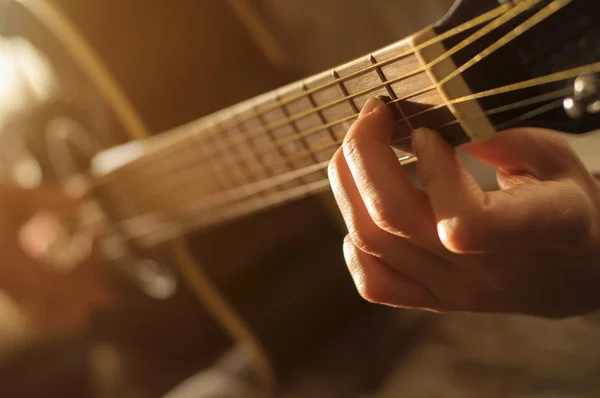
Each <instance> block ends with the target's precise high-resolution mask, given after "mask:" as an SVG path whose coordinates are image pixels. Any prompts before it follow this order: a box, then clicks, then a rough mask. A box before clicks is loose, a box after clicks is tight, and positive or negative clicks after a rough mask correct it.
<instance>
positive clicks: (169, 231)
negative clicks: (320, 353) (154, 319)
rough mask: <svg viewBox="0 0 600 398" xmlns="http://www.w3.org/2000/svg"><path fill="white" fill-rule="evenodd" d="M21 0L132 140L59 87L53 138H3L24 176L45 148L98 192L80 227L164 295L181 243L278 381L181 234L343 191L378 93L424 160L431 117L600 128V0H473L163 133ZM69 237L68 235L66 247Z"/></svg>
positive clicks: (400, 149)
mask: <svg viewBox="0 0 600 398" xmlns="http://www.w3.org/2000/svg"><path fill="white" fill-rule="evenodd" d="M17 3H18V4H19V6H18V7H21V8H22V10H23V12H25V13H28V14H29V15H30V16H31V17H33V18H36V19H37V20H39V21H41V23H42V25H43V29H44V31H46V32H47V33H48V34H49V35H52V36H53V37H54V38H56V39H57V43H59V44H58V45H56V46H57V47H60V48H59V49H58V50H60V51H62V52H63V53H65V54H67V55H68V57H70V59H71V61H72V62H73V64H74V65H76V69H77V72H76V73H75V72H74V74H77V75H81V76H82V77H83V78H84V79H87V80H88V81H89V82H90V83H91V84H92V85H93V87H95V89H96V90H97V91H98V93H99V95H100V96H101V97H102V98H103V99H104V100H105V101H106V105H107V107H108V108H109V109H110V110H111V111H112V114H113V115H114V117H115V119H116V120H117V121H118V122H119V124H120V126H121V127H122V128H123V129H124V130H125V131H126V132H127V133H128V136H129V138H130V139H131V141H130V142H128V143H123V144H120V145H113V146H112V147H110V148H107V147H106V143H102V142H101V140H99V139H98V136H99V134H98V133H97V132H95V131H93V130H92V129H91V128H90V126H91V125H92V123H90V122H89V120H86V112H82V110H81V109H82V105H81V104H80V103H79V104H75V103H73V101H72V100H70V98H69V97H68V96H63V97H60V96H59V97H58V98H56V97H53V98H52V99H51V100H49V101H46V102H44V103H43V105H41V106H38V107H37V108H36V111H35V112H37V113H36V116H35V118H34V119H35V120H36V127H37V130H38V131H43V132H44V134H45V140H44V143H43V145H40V144H37V146H36V147H35V148H31V147H30V146H28V145H27V144H19V145H17V144H15V145H12V146H10V145H3V146H2V147H0V151H3V153H2V156H1V158H2V159H3V160H4V162H3V169H4V170H8V171H9V172H8V174H9V175H19V173H18V170H17V169H18V168H23V167H25V166H27V167H31V162H32V161H33V162H34V163H36V164H38V166H37V167H38V168H39V170H41V171H42V172H41V177H40V178H42V179H43V178H47V179H50V180H58V181H61V182H63V183H65V184H66V183H67V182H68V183H69V184H74V183H76V184H83V185H84V186H85V187H86V188H87V189H88V190H89V192H90V197H91V200H90V203H89V206H86V207H85V209H82V212H81V216H80V217H79V219H78V220H77V223H76V226H74V227H73V226H71V229H72V230H73V231H75V232H76V230H77V228H80V227H82V226H92V227H93V228H94V229H95V230H96V231H97V232H98V233H99V235H100V236H101V237H102V247H103V253H104V254H105V257H106V259H107V261H108V262H109V263H111V264H114V265H116V267H117V268H119V269H120V270H122V271H123V272H124V274H126V275H128V276H129V277H130V279H131V280H132V281H134V282H135V283H137V284H138V285H139V286H140V287H141V288H142V289H143V290H144V291H146V292H147V293H148V294H150V295H151V296H152V297H156V298H166V297H169V296H170V295H172V294H173V292H174V290H175V288H176V281H177V277H176V274H177V273H176V272H175V270H174V269H173V268H172V267H171V266H170V265H169V262H168V261H165V260H164V254H163V253H164V248H165V247H166V248H170V249H171V253H174V257H175V259H176V262H177V264H178V265H179V268H180V269H179V271H180V273H181V275H182V276H183V278H184V279H185V280H186V281H187V282H188V283H189V284H190V286H192V287H193V288H194V291H195V292H196V293H197V294H198V297H199V298H200V299H201V300H202V302H203V303H204V304H205V305H206V306H207V308H209V309H210V311H211V313H212V314H213V315H214V316H215V317H217V318H218V319H219V320H220V321H221V322H222V324H223V325H224V326H225V327H226V328H227V329H228V330H229V331H230V333H231V334H232V335H233V336H234V337H235V338H236V339H237V340H238V341H242V342H245V343H246V344H248V346H249V347H251V352H252V353H253V355H254V358H255V359H257V361H258V362H257V363H258V364H259V366H261V369H262V370H263V376H264V378H265V380H267V381H268V380H270V379H272V373H271V369H270V364H269V361H268V358H267V356H266V355H265V353H264V350H263V348H262V347H261V345H260V342H259V341H258V340H257V339H256V337H255V336H253V334H252V333H251V331H250V330H249V329H248V328H247V327H246V326H245V325H244V324H243V322H241V319H240V318H239V316H237V315H236V314H235V311H234V310H233V309H232V308H231V306H229V305H227V303H226V301H225V300H223V297H222V296H221V295H220V294H219V292H218V291H217V290H216V289H215V287H214V286H213V285H212V284H211V281H210V280H209V279H208V278H207V277H206V275H204V274H203V272H202V268H201V267H199V266H197V265H196V264H195V260H194V257H193V256H192V255H191V254H190V251H189V250H188V248H187V247H186V244H185V241H184V240H182V239H181V238H183V237H185V236H186V235H188V234H189V233H191V232H193V231H199V230H206V229H210V228H214V227H215V226H218V225H223V224H226V223H230V222H232V221H234V220H238V219H241V218H244V217H248V216H249V215H251V214H255V213H258V212H264V211H267V210H268V209H271V208H273V207H277V206H281V205H283V204H285V203H288V202H291V201H296V200H299V199H300V198H304V197H307V196H311V195H316V194H318V193H320V192H323V191H326V190H328V189H329V182H328V179H327V166H328V162H329V159H330V158H331V156H332V155H333V154H334V152H335V151H336V149H337V148H338V147H339V145H340V144H341V141H342V139H343V137H344V134H345V133H346V131H347V130H348V127H349V126H350V125H351V123H352V122H353V121H354V120H355V119H356V117H357V115H358V112H359V111H360V109H361V107H362V106H363V104H364V103H365V102H366V100H367V99H368V98H370V97H373V96H384V97H385V98H386V102H387V103H388V106H389V107H390V108H391V109H392V111H393V112H394V115H395V117H396V132H395V134H394V137H393V139H392V141H391V143H390V145H392V147H393V148H394V149H395V150H396V152H397V154H398V159H399V162H402V163H403V164H409V163H412V162H414V161H416V160H417V159H415V157H414V156H413V154H412V151H411V143H410V135H411V132H412V131H413V130H414V129H415V128H418V127H429V128H432V129H434V130H437V131H438V132H439V133H440V134H442V135H443V136H444V137H445V138H446V140H447V141H448V142H449V143H451V144H452V145H454V146H460V145H461V144H464V143H467V142H470V141H477V140H484V139H486V138H487V137H490V136H492V135H494V134H497V133H498V132H500V131H502V130H503V129H507V128H511V127H518V126H539V127H545V128H551V129H555V130H559V131H563V132H566V133H572V134H583V133H586V132H589V131H592V130H595V129H597V128H598V127H600V80H599V79H600V77H599V76H600V3H599V2H598V1H595V0H514V1H495V0H458V1H456V3H455V4H454V6H453V7H452V8H451V10H450V11H449V12H448V14H447V15H446V16H445V17H444V18H443V19H442V20H440V21H438V22H437V23H435V24H434V25H431V26H429V27H427V28H425V29H422V30H421V31H419V32H416V33H415V34H413V35H411V36H409V37H407V38H405V39H402V40H400V41H398V42H396V43H392V44H390V45H389V46H387V47H385V48H382V49H379V50H376V51H373V52H371V53H370V54H368V55H365V56H364V57H360V58H358V59H355V60H353V61H350V62H348V63H346V64H343V65H340V66H338V67H335V68H332V69H330V70H328V71H325V72H323V73H320V74H317V75H315V76H312V77H309V78H307V79H304V80H301V81H299V82H295V83H292V84H289V85H287V86H285V87H282V88H280V89H277V90H274V91H272V92H269V93H266V94H264V95H261V96H258V97H256V98H252V99H249V100H247V101H244V102H242V103H240V104H237V105H234V106H231V107H229V108H227V109H224V110H222V111H219V112H217V113H214V114H211V115H209V116H205V117H203V118H201V119H199V120H197V121H194V122H192V123H189V124H186V125H183V126H181V127H178V128H176V129H173V130H171V131H167V132H164V133H161V134H157V135H152V136H151V135H150V134H149V133H148V130H147V128H146V127H145V125H144V123H143V121H142V120H141V119H140V118H139V116H138V115H137V114H136V112H135V110H134V109H133V107H132V106H131V104H130V103H129V101H128V100H127V98H126V96H125V95H124V93H123V91H122V90H121V89H120V88H119V87H118V85H117V84H116V83H115V81H114V80H113V79H112V78H111V76H110V74H109V73H108V71H107V70H106V68H105V67H104V66H103V65H102V63H101V62H100V60H99V59H98V57H97V55H96V54H95V53H94V51H93V49H91V47H90V46H89V45H88V44H87V43H86V42H85V40H84V39H83V38H82V37H81V35H80V34H79V33H78V32H77V29H76V28H75V27H74V25H73V24H71V23H70V22H69V21H68V19H67V18H66V17H65V15H64V13H62V12H61V11H60V9H59V8H57V7H56V6H55V5H53V3H52V2H44V1H37V0H18V1H17ZM58 50H57V51H58ZM30 127H31V126H30ZM25 141H26V140H25ZM113 144H114V143H113ZM17 147H18V148H20V149H19V152H18V156H17V152H16V151H15V150H14V148H17ZM23 159H27V162H23ZM24 165H25V166H24ZM68 248H69V239H66V240H65V246H62V247H59V248H57V249H56V250H54V251H53V253H55V254H56V253H62V254H64V253H70V250H68ZM157 248H160V249H161V250H157ZM60 257H62V256H60ZM55 260H56V258H55ZM62 260H65V259H62Z"/></svg>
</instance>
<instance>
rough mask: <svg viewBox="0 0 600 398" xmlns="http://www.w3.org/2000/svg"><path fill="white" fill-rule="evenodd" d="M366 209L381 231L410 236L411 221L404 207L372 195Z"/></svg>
mask: <svg viewBox="0 0 600 398" xmlns="http://www.w3.org/2000/svg"><path fill="white" fill-rule="evenodd" d="M367 210H368V212H369V215H370V216H371V220H373V223H374V224H375V225H376V226H377V227H378V228H379V229H380V230H382V231H386V232H389V233H391V234H393V235H397V236H402V237H408V236H410V232H409V229H410V226H411V225H412V224H413V223H412V222H411V218H410V216H409V215H408V214H407V213H406V211H407V210H406V209H403V208H399V207H398V206H395V205H392V204H390V203H386V202H385V201H384V200H382V199H381V197H379V196H374V197H373V198H372V199H371V200H370V201H369V203H368V204H367Z"/></svg>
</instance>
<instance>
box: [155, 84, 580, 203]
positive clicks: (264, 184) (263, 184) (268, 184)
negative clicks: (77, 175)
mask: <svg viewBox="0 0 600 398" xmlns="http://www.w3.org/2000/svg"><path fill="white" fill-rule="evenodd" d="M570 91H571V90H570V89H560V90H555V91H552V92H549V93H545V94H540V95H537V96H534V97H531V98H528V99H525V100H521V101H517V102H514V103H511V104H508V105H503V106H499V107H496V108H494V109H491V110H489V111H487V112H485V114H482V115H480V116H476V117H469V118H464V119H461V120H454V121H452V122H448V123H445V124H442V125H439V126H435V127H432V129H433V130H436V131H440V130H441V129H444V128H447V127H450V126H452V125H454V124H456V123H460V122H461V121H473V120H477V119H479V118H483V117H488V116H491V115H495V114H498V113H502V112H507V111H510V110H515V109H519V108H522V107H527V106H531V105H535V104H538V103H541V102H546V101H549V100H553V99H556V98H561V97H564V96H565V95H568V94H569V92H570ZM396 123H398V122H396ZM499 128H500V127H499ZM406 140H410V136H409V137H400V138H397V139H394V140H392V141H391V142H390V144H391V145H394V144H399V143H402V142H403V141H406ZM342 142H343V139H340V140H337V141H332V142H330V143H328V144H327V145H322V146H320V147H317V148H312V150H310V151H308V150H306V151H303V152H302V153H296V154H294V155H296V156H293V157H290V158H288V159H286V160H287V161H297V160H300V159H302V158H305V157H309V156H312V155H319V154H323V155H324V153H323V152H324V151H327V150H330V149H332V148H337V147H339V145H341V143H342ZM327 162H328V160H327V161H326V162H324V163H318V164H317V165H310V166H307V167H304V168H300V169H295V170H292V171H288V172H286V173H281V174H278V175H275V176H272V177H270V178H267V179H263V180H258V181H253V182H249V183H246V184H245V185H244V186H241V187H237V188H232V189H230V190H227V191H221V192H217V193H215V194H211V195H210V196H208V197H206V198H205V199H206V202H207V207H210V206H212V204H213V203H215V202H218V200H217V198H219V197H220V196H235V195H236V193H234V191H241V192H243V194H245V195H248V194H249V191H250V192H251V191H252V190H255V189H257V188H259V187H260V189H270V188H272V187H273V184H276V185H279V184H282V183H286V182H289V181H290V178H292V179H293V178H296V177H293V176H295V175H298V178H301V177H303V176H306V175H308V174H311V173H313V172H317V171H319V170H322V169H323V168H324V167H322V166H323V164H325V163H327ZM278 163H280V165H283V161H282V160H280V162H278ZM273 166H277V165H273ZM311 170H312V171H311ZM204 176H205V175H204V174H203V173H200V174H197V173H194V174H193V175H192V174H176V175H174V176H172V177H171V178H170V179H169V180H168V181H165V182H164V183H163V184H161V186H160V187H159V186H157V185H154V186H152V185H150V186H148V187H147V188H146V189H145V192H146V194H145V197H146V198H148V197H151V196H152V194H154V195H156V194H158V192H157V191H158V190H159V189H160V190H162V191H163V192H167V191H169V190H170V189H175V188H176V187H177V186H178V185H179V186H181V185H184V184H190V183H191V182H192V181H199V180H201V179H202V177H204ZM181 180H184V181H181Z"/></svg>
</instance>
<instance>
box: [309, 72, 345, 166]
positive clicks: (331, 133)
mask: <svg viewBox="0 0 600 398" xmlns="http://www.w3.org/2000/svg"><path fill="white" fill-rule="evenodd" d="M302 90H303V91H308V89H307V87H306V83H302ZM306 96H307V98H308V101H309V102H310V105H311V106H312V107H313V108H317V103H316V102H315V99H314V98H313V96H312V94H310V93H307V95H306ZM317 116H318V117H319V120H320V121H321V124H322V125H323V126H325V125H326V124H327V119H325V116H324V115H323V110H318V111H317ZM325 130H326V131H327V133H329V136H330V137H331V139H332V140H333V141H337V139H338V138H337V137H336V135H335V133H334V131H333V129H332V128H331V127H326V129H325ZM317 161H318V160H317Z"/></svg>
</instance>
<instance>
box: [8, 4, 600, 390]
mask: <svg viewBox="0 0 600 398" xmlns="http://www.w3.org/2000/svg"><path fill="white" fill-rule="evenodd" d="M8 3H9V2H8V1H6V2H5V3H3V4H8ZM452 3H453V1H452V0H427V1H421V2H414V1H410V0H371V1H366V0H229V1H226V0H177V1H151V0H150V1H149V0H85V1H82V0H60V1H58V4H60V5H61V6H62V7H64V10H65V11H66V12H67V14H68V15H69V16H70V18H71V19H72V21H73V22H74V23H75V25H77V27H78V28H79V29H80V30H81V31H82V33H83V34H84V36H85V37H86V38H87V39H88V40H89V41H90V43H91V44H92V45H93V47H94V48H95V49H96V50H97V51H98V53H99V54H100V56H101V58H102V59H103V60H104V62H105V63H106V65H107V67H108V68H109V69H110V71H111V72H112V73H113V74H114V76H115V77H116V79H117V81H118V82H119V84H120V85H121V86H122V87H123V89H124V91H125V92H126V93H127V95H128V96H129V98H130V99H131V100H132V102H133V105H134V106H135V108H136V109H137V110H138V111H139V112H140V114H141V116H142V117H143V119H144V120H145V122H146V123H147V125H148V126H149V128H150V129H151V131H152V132H155V133H158V132H162V131H165V130H168V129H170V128H173V127H175V126H178V125H180V124H182V123H186V122H189V121H191V120H194V119H197V118H199V117H201V116H203V115H206V114H209V113H211V112H213V111H217V110H219V109H222V108H224V107H226V106H228V105H232V104H234V103H236V102H239V101H242V100H244V99H247V98H249V97H252V96H254V95H258V94H261V93H263V92H265V91H268V90H271V89H275V88H277V87H279V86H281V85H284V84H286V83H289V82H292V81H294V80H297V79H300V78H302V77H305V76H308V75H310V74H314V73H317V72H320V71H321V70H324V69H327V68H330V67H332V66H334V65H336V64H340V63H343V62H345V61H348V60H350V59H352V58H354V57H357V56H360V55H363V54H364V53H367V52H369V51H372V50H375V49H377V48H379V47H382V46H385V45H387V44H390V43H392V42H394V41H397V40H399V39H401V38H403V37H404V36H406V35H409V34H411V33H413V32H415V31H416V30H418V29H420V28H422V27H424V26H425V25H427V24H431V23H433V22H435V21H436V20H437V19H438V18H440V17H441V16H442V15H443V14H444V13H445V12H446V11H447V10H448V9H449V7H450V6H451V4H452ZM7 10H10V8H9V7H4V8H2V12H3V14H2V15H0V24H2V23H4V24H5V25H6V26H9V28H8V29H6V31H5V30H4V29H3V30H2V31H3V32H4V33H5V38H4V39H3V40H4V41H3V47H0V49H2V48H8V47H10V46H11V45H12V46H14V42H13V44H11V45H9V44H7V43H8V40H9V38H11V37H12V39H14V37H15V36H19V33H18V32H19V31H21V32H22V33H21V34H22V35H23V36H24V37H25V38H26V39H27V40H25V42H26V43H30V45H31V48H32V49H34V50H33V51H36V50H39V51H41V52H42V53H44V52H47V53H52V51H53V50H56V43H54V42H53V40H52V38H50V37H47V34H46V33H45V31H44V30H43V29H41V28H39V27H37V26H36V25H35V21H34V20H32V19H31V17H30V16H27V15H21V14H20V13H18V12H14V13H10V12H7ZM21 45H22V46H24V48H29V47H28V45H27V44H25V45H23V44H22V43H21ZM23 51H25V52H26V51H29V50H23ZM67 58H68V57H57V58H56V59H52V60H51V62H52V63H53V64H54V66H55V70H56V73H57V74H58V75H59V80H60V82H61V84H63V85H65V87H62V88H61V90H64V91H65V92H68V93H69V96H70V98H71V99H72V100H76V101H77V102H78V104H79V105H80V107H81V108H82V109H84V112H85V113H86V114H89V115H90V120H91V124H92V125H93V127H94V129H95V131H98V134H99V139H100V140H101V141H102V142H103V143H105V144H106V145H113V144H117V143H120V142H124V141H126V140H127V139H128V137H127V136H126V135H125V134H124V133H123V132H122V131H121V130H120V129H119V127H118V125H117V123H116V122H115V121H114V120H112V117H111V115H110V112H109V111H108V110H107V109H106V106H105V105H104V104H103V102H102V101H101V99H100V97H99V96H98V94H97V93H95V92H94V91H93V90H92V89H91V87H90V85H89V84H88V83H87V82H86V81H85V79H84V78H83V77H82V76H81V73H80V72H78V71H77V69H76V68H75V67H74V66H73V65H72V63H71V62H70V61H69V60H68V59H67ZM24 70H25V69H24ZM24 73H25V74H27V71H26V70H25V72H24ZM33 81H34V82H35V81H40V80H39V79H38V80H33ZM30 82H31V79H30ZM34 88H35V87H34ZM29 89H30V90H31V88H29ZM23 90H25V89H23ZM33 91H35V90H33ZM34 94H35V93H34ZM33 97H35V95H33ZM33 97H32V96H22V98H21V99H20V100H21V101H23V102H25V103H27V101H34V100H33V99H31V98H33ZM15 98H18V97H14V96H13V97H11V98H10V99H7V98H3V102H4V103H3V104H2V106H3V107H5V110H4V114H8V113H9V111H10V108H11V106H13V105H14V104H16V100H15ZM19 98H20V97H19ZM6 104H8V105H6ZM14 106H16V105H14ZM6 120H8V117H5V119H2V116H0V122H1V123H4V124H5V125H9V123H8V122H7V121H6ZM1 123H0V124H1ZM34 126H35V125H34ZM26 130H27V131H21V132H20V133H21V134H28V135H31V136H32V137H33V138H32V139H33V141H34V142H35V128H32V127H31V126H28V127H27V128H26ZM17 133H18V132H14V131H11V133H10V134H8V133H5V134H0V143H1V144H2V145H4V146H5V148H6V147H8V146H9V145H11V143H12V142H13V138H14V136H15V134H17ZM15 151H16V150H15ZM6 152H11V151H6ZM11 153H16V152H11ZM15 156H16V155H15ZM0 165H1V163H0ZM472 167H473V168H474V170H475V172H476V173H477V175H478V176H479V177H480V178H481V180H482V181H483V183H484V184H488V185H490V184H491V185H493V171H490V170H488V169H485V168H482V167H480V166H479V165H475V164H473V165H472ZM0 173H2V168H1V167H0ZM344 234H345V231H344V228H343V227H342V225H341V224H340V222H339V219H338V217H337V212H336V210H335V209H334V207H333V205H332V199H331V197H330V194H325V195H321V196H320V197H315V198H310V199H306V200H302V201H300V202H298V203H293V204H289V205H286V206H283V207H281V208H277V209H275V210H272V211H269V212H268V213H266V214H261V215H258V216H253V217H251V218H248V219H245V220H243V221H241V222H237V223H235V224H233V225H227V226H223V227H219V228H215V229H214V230H212V231H210V232H207V233H202V234H196V235H195V236H191V237H189V241H190V246H191V247H192V248H193V251H194V253H195V255H196V257H197V259H198V260H199V261H200V262H201V263H202V264H203V268H204V269H205V271H206V272H207V274H208V275H209V276H210V278H211V280H212V281H213V282H214V283H215V285H216V286H218V288H219V289H220V290H221V291H223V292H224V293H225V295H226V297H227V298H228V299H229V300H230V302H231V303H232V304H233V305H234V306H235V308H237V309H238V310H239V312H240V314H241V315H242V316H243V317H244V318H245V319H246V320H247V321H248V323H249V324H250V326H251V327H252V329H253V330H254V331H255V332H256V334H257V336H258V337H259V338H260V339H261V341H263V342H264V344H265V346H266V347H267V350H268V352H269V354H270V355H271V357H272V359H273V361H274V364H275V369H276V371H277V378H278V382H279V390H278V391H279V392H278V396H282V397H398V396H407V397H425V396H427V397H465V396H472V397H481V396H485V397H494V396H515V397H538V396H539V397H558V396H560V397H571V396H572V397H583V396H597V394H598V393H599V392H600V382H598V381H596V380H597V379H598V377H597V375H598V374H600V360H598V359H597V358H598V355H596V353H597V351H595V350H597V349H600V343H599V342H600V340H599V339H600V332H598V330H597V329H596V327H595V324H594V322H593V320H588V319H571V320H567V321H549V320H540V319H534V318H528V317H507V316H474V315H471V316H469V315H453V316H443V317H439V316H435V315H432V314H426V313H421V312H418V311H403V310H396V309H389V308H384V307H381V306H375V305H372V304H368V303H366V302H364V301H363V300H362V299H360V297H359V296H358V294H357V293H356V291H355V288H354V285H353V283H352V281H351V278H350V276H349V275H348V273H347V271H346V268H345V265H344V263H343V259H342V256H341V241H342V238H343V236H344ZM116 290H117V303H116V304H115V306H114V308H111V309H107V310H103V311H101V312H98V313H96V314H94V317H93V319H92V322H91V325H89V326H88V327H86V328H85V329H84V330H83V331H78V332H73V333H63V334H60V335H51V336H50V335H44V336H40V335H38V334H36V333H31V332H29V331H26V328H25V327H24V326H22V325H23V321H22V317H21V315H20V314H19V313H18V312H17V311H15V310H14V309H12V308H11V307H10V306H9V305H8V304H7V305H6V306H5V307H6V309H5V310H3V311H2V312H1V314H0V317H2V318H3V320H2V323H1V324H0V343H1V344H0V348H1V349H2V352H1V355H2V356H1V358H0V396H1V397H10V398H21V397H23V398H25V397H28V398H29V397H39V396H45V397H61V398H71V397H73V398H85V397H90V398H105V397H114V398H119V397H131V398H138V397H139V398H154V397H156V398H158V397H162V396H163V395H164V394H165V393H167V392H168V391H170V390H172V389H173V388H174V387H175V386H177V385H178V384H180V383H181V382H183V381H184V380H186V379H188V380H189V378H190V377H192V379H191V380H189V383H192V385H193V387H190V388H191V390H192V392H191V393H188V392H186V391H183V390H179V393H178V394H181V395H173V397H175V396H177V397H178V398H179V397H189V398H193V397H204V396H211V397H212V396H214V397H217V396H218V397H221V396H232V397H236V396H240V397H241V396H243V395H241V394H242V393H241V392H238V393H235V392H233V393H230V395H226V394H224V393H223V394H213V395H210V394H209V393H208V392H207V391H208V388H207V387H206V385H205V384H202V383H205V379H203V378H202V377H200V378H198V377H199V376H198V375H200V376H202V375H206V374H208V373H207V372H210V369H213V368H214V364H215V363H218V364H219V365H218V368H219V369H220V372H221V373H220V375H221V376H222V378H221V380H223V378H224V380H225V384H229V385H230V386H233V385H234V384H235V380H236V379H235V377H236V375H238V374H245V370H244V369H243V368H244V364H246V363H247V361H246V360H245V359H244V358H243V357H240V356H239V355H238V354H236V352H235V351H231V347H232V342H231V341H230V339H229V338H228V337H227V335H226V334H225V333H224V332H223V330H222V329H221V328H220V326H219V325H218V324H217V323H216V322H215V321H214V319H213V318H212V317H211V316H210V314H209V313H208V312H207V311H206V309H205V308H203V307H202V306H201V305H200V304H199V303H198V302H197V300H196V299H195V298H194V296H193V294H192V293H191V292H190V291H189V290H188V289H187V288H186V285H185V283H182V286H181V288H180V290H179V291H178V292H177V294H176V295H175V297H173V298H171V299H169V300H166V301H156V300H152V299H150V298H148V297H146V296H145V295H143V294H142V293H141V292H139V291H138V290H137V289H136V288H133V287H132V286H129V285H128V284H127V283H120V284H117V287H116ZM224 355H225V357H223V356H224ZM223 358H225V360H224V359H223ZM240 369H241V370H240ZM229 376H231V378H228V377H229ZM194 383H198V384H197V385H195V384H194ZM186 394H187V395H186ZM203 394H204V395H203ZM236 394H238V395H236Z"/></svg>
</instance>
